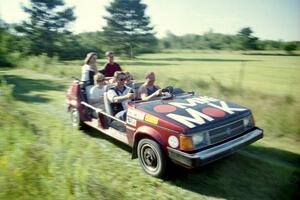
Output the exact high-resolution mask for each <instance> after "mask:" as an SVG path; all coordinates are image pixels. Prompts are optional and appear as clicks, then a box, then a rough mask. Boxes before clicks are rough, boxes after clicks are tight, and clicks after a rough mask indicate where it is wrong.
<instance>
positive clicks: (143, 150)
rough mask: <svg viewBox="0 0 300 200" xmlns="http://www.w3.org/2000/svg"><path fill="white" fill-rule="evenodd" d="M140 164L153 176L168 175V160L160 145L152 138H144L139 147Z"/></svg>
mask: <svg viewBox="0 0 300 200" xmlns="http://www.w3.org/2000/svg"><path fill="white" fill-rule="evenodd" d="M137 152H138V158H139V162H140V165H141V166H142V167H143V169H144V171H145V172H146V173H148V174H150V175H151V176H154V177H158V178H162V177H164V176H165V175H166V172H167V164H168V160H167V158H166V156H165V154H164V152H163V150H162V149H161V147H160V145H159V144H158V143H157V142H155V141H153V140H151V139H146V138H145V139H142V140H140V141H139V143H138V147H137Z"/></svg>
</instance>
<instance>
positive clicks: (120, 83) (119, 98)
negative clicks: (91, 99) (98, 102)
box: [107, 72, 134, 121]
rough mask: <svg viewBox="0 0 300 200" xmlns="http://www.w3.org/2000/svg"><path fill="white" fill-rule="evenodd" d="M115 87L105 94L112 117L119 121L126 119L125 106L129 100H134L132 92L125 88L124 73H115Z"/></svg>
mask: <svg viewBox="0 0 300 200" xmlns="http://www.w3.org/2000/svg"><path fill="white" fill-rule="evenodd" d="M115 80H116V82H115V87H114V88H111V89H109V90H108V92H107V98H108V100H109V102H110V105H111V108H112V111H113V115H114V116H115V117H117V118H119V119H121V120H124V121H125V119H126V105H127V103H128V101H129V100H130V99H133V98H134V94H133V91H132V90H131V89H130V88H129V87H127V86H125V81H126V74H125V73H124V72H117V73H115Z"/></svg>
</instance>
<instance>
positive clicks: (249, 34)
mask: <svg viewBox="0 0 300 200" xmlns="http://www.w3.org/2000/svg"><path fill="white" fill-rule="evenodd" d="M22 8H23V11H24V12H26V13H27V14H29V19H28V20H25V21H23V22H21V23H19V24H7V23H5V22H4V21H3V20H2V19H0V65H2V66H3V65H4V66H9V65H11V64H12V62H11V59H13V57H12V55H13V54H14V53H16V52H17V53H18V54H20V55H22V56H30V55H40V54H46V55H47V56H49V57H53V56H56V57H58V58H59V59H65V60H70V59H82V58H83V57H84V55H85V54H86V53H88V52H91V51H95V52H97V53H99V54H102V53H104V52H105V51H107V50H113V51H115V52H116V53H118V54H120V55H125V56H129V57H134V56H135V55H138V54H140V53H153V52H159V51H160V50H163V49H214V50H223V49H226V50H286V51H288V52H291V51H294V50H296V49H299V46H300V45H299V42H283V41H273V40H260V39H259V38H257V37H255V36H253V30H252V29H251V28H250V27H245V28H242V29H241V30H240V31H239V32H238V33H237V34H235V35H226V34H221V33H214V32H213V31H209V32H207V33H205V34H203V35H197V34H187V35H184V36H176V35H175V34H173V33H171V32H168V33H167V34H166V36H165V37H164V38H162V39H158V38H156V37H155V31H154V28H153V26H152V25H151V22H150V18H149V16H147V15H146V14H145V10H146V8H147V5H146V4H144V3H142V2H141V0H126V1H124V0H113V1H112V2H111V3H110V5H109V6H107V7H106V10H107V12H108V15H107V16H104V19H105V20H106V22H107V24H106V26H105V27H104V28H103V31H95V32H85V33H79V34H74V33H72V32H71V31H70V30H69V27H70V25H71V24H72V23H73V22H74V21H75V20H76V16H75V15H74V12H73V10H74V8H73V7H68V6H66V5H65V3H64V1H63V0H30V4H29V5H28V6H27V7H26V6H22Z"/></svg>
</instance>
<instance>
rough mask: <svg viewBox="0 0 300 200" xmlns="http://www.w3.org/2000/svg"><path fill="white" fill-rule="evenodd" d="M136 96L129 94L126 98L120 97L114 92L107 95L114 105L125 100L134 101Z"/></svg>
mask: <svg viewBox="0 0 300 200" xmlns="http://www.w3.org/2000/svg"><path fill="white" fill-rule="evenodd" d="M133 96H134V94H133V93H128V94H126V95H124V96H118V95H117V94H116V92H115V91H114V90H109V91H108V93H107V97H108V99H109V101H110V102H112V103H121V102H122V101H124V100H127V99H132V98H133Z"/></svg>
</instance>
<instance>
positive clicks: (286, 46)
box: [284, 42, 298, 54]
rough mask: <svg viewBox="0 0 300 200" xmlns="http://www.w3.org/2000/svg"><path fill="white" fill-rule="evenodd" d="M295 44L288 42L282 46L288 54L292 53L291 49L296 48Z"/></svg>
mask: <svg viewBox="0 0 300 200" xmlns="http://www.w3.org/2000/svg"><path fill="white" fill-rule="evenodd" d="M297 47H298V46H297V44H296V43H295V42H289V43H287V44H286V45H285V46H284V50H285V51H286V52H287V53H288V54H292V52H293V51H295V50H297Z"/></svg>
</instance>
